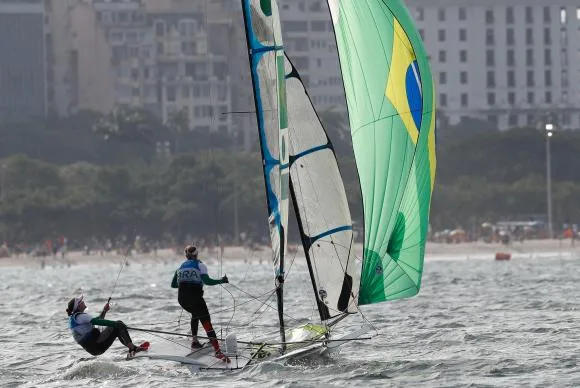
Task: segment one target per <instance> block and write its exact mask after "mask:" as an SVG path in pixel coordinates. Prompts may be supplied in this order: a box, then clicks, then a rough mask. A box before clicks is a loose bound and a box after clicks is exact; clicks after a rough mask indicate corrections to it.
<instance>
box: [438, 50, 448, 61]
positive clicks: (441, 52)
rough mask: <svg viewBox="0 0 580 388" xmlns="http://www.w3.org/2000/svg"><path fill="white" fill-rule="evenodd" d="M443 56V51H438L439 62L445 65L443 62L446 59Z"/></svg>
mask: <svg viewBox="0 0 580 388" xmlns="http://www.w3.org/2000/svg"><path fill="white" fill-rule="evenodd" d="M445 54H446V53H445V51H443V50H440V51H439V62H441V63H445V60H446V59H447V56H446V55H445Z"/></svg>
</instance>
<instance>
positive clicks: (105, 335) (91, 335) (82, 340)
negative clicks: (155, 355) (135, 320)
mask: <svg viewBox="0 0 580 388" xmlns="http://www.w3.org/2000/svg"><path fill="white" fill-rule="evenodd" d="M86 308H87V306H86V305H85V302H84V300H83V296H80V297H77V298H73V299H71V300H70V301H69V302H68V305H67V309H66V312H67V314H68V316H69V328H70V330H71V332H72V335H73V338H74V340H75V341H76V342H77V343H78V344H79V345H81V346H82V347H83V349H85V350H86V351H87V352H89V353H90V354H92V355H93V356H98V355H100V354H103V353H105V352H106V351H107V350H108V349H109V348H110V347H111V345H113V342H115V339H117V338H118V339H119V341H121V343H122V344H123V345H125V346H126V347H127V348H128V349H129V355H130V356H133V355H134V354H135V353H137V352H140V351H142V350H147V348H148V347H149V343H148V342H144V343H143V344H141V345H140V346H135V345H134V344H133V341H132V340H131V337H130V336H129V332H128V331H127V326H125V324H124V323H123V322H121V321H109V320H107V319H105V314H107V311H109V303H107V304H105V307H103V311H101V314H99V316H98V317H96V318H93V317H92V316H90V315H89V314H87V313H85V312H84V311H85V309H86ZM94 325H97V326H106V328H105V329H104V330H102V331H101V330H99V329H97V328H96V327H95V326H94Z"/></svg>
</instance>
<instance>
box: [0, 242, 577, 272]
mask: <svg viewBox="0 0 580 388" xmlns="http://www.w3.org/2000/svg"><path fill="white" fill-rule="evenodd" d="M355 249H356V254H357V256H359V257H360V255H361V253H362V245H361V244H356V245H355ZM497 252H506V253H510V254H511V255H512V258H514V259H515V258H533V257H539V256H561V255H565V256H578V257H580V243H575V244H573V243H572V242H571V241H570V240H560V239H552V240H527V241H523V242H514V243H512V244H510V245H504V244H499V243H492V244H488V243H483V242H469V243H459V244H444V243H428V244H427V251H426V260H430V259H462V258H463V259H478V258H479V259H486V258H489V259H490V260H491V259H493V258H494V257H495V254H496V253H497ZM301 254H302V251H301V248H300V247H299V246H296V245H294V246H291V247H290V249H289V251H288V257H294V256H295V255H296V256H300V255H301ZM201 255H202V257H204V258H205V260H206V261H207V262H208V263H212V262H217V261H218V260H219V259H220V252H219V249H214V250H210V251H208V250H207V249H202V250H201ZM270 255H271V251H270V249H269V247H267V246H263V247H260V248H259V249H257V250H250V249H247V248H245V247H242V246H226V247H225V248H224V252H223V257H222V259H223V260H224V261H229V260H243V261H246V262H248V263H254V264H259V263H260V262H262V263H264V262H266V263H267V261H268V260H269V258H270ZM124 259H125V256H124V255H122V254H117V253H116V252H108V253H107V252H106V253H104V254H103V255H100V254H99V252H91V254H89V255H87V254H85V253H84V252H81V251H71V252H68V253H67V254H66V255H65V257H64V258H63V257H61V256H60V255H57V256H47V257H32V256H29V255H19V256H12V257H5V258H0V267H19V266H22V267H27V266H35V265H40V266H42V265H46V266H49V265H71V266H72V265H83V264H93V265H94V264H104V265H110V264H111V263H120V262H122V260H124ZM181 259H182V257H181V254H176V253H175V250H174V249H160V250H158V251H157V254H156V255H154V254H152V253H147V254H137V253H135V252H134V251H133V253H132V254H131V255H130V256H127V260H128V261H129V262H130V263H131V262H135V263H137V262H142V263H154V262H176V263H177V262H179V261H180V260H181ZM43 263H44V264H43Z"/></svg>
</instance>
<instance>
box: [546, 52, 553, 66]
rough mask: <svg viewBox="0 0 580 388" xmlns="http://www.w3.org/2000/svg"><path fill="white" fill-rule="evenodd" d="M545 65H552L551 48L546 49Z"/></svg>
mask: <svg viewBox="0 0 580 388" xmlns="http://www.w3.org/2000/svg"><path fill="white" fill-rule="evenodd" d="M544 65H546V66H551V65H552V51H551V50H550V49H545V50H544Z"/></svg>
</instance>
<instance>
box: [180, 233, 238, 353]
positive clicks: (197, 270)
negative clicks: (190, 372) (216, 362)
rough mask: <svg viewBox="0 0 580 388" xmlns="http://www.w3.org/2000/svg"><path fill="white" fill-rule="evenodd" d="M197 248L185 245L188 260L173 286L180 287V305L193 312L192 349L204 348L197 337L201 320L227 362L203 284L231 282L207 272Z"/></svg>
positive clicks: (181, 267) (212, 341) (216, 351)
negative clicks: (211, 275)
mask: <svg viewBox="0 0 580 388" xmlns="http://www.w3.org/2000/svg"><path fill="white" fill-rule="evenodd" d="M197 254H198V252H197V248H196V247H194V246H192V245H188V246H187V247H185V257H186V260H185V261H184V262H183V263H182V264H181V266H180V267H179V268H178V269H177V271H175V275H173V280H172V281H171V287H172V288H177V289H178V294H177V295H178V296H177V300H178V302H179V305H180V306H181V307H183V309H185V310H186V311H187V312H189V313H190V314H191V335H192V337H193V340H192V342H191V348H192V349H199V348H202V347H203V345H202V344H201V343H199V341H198V339H197V329H198V326H199V322H200V321H201V324H202V326H203V328H204V329H205V332H206V333H207V336H208V337H209V338H210V342H211V344H212V346H213V348H214V350H215V356H216V357H217V358H219V359H220V360H223V361H225V362H230V360H229V359H228V358H227V357H226V356H225V355H224V354H223V353H222V351H221V350H220V345H219V343H218V340H217V336H216V334H215V331H214V329H213V326H212V324H211V318H210V315H209V310H208V309H207V305H206V303H205V299H204V298H203V285H204V284H206V285H208V286H215V285H217V284H223V283H229V280H228V277H227V276H225V275H224V277H222V278H221V279H220V280H217V279H212V278H210V277H209V276H208V274H207V267H206V265H205V264H203V263H202V262H201V260H199V259H198V257H197Z"/></svg>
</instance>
